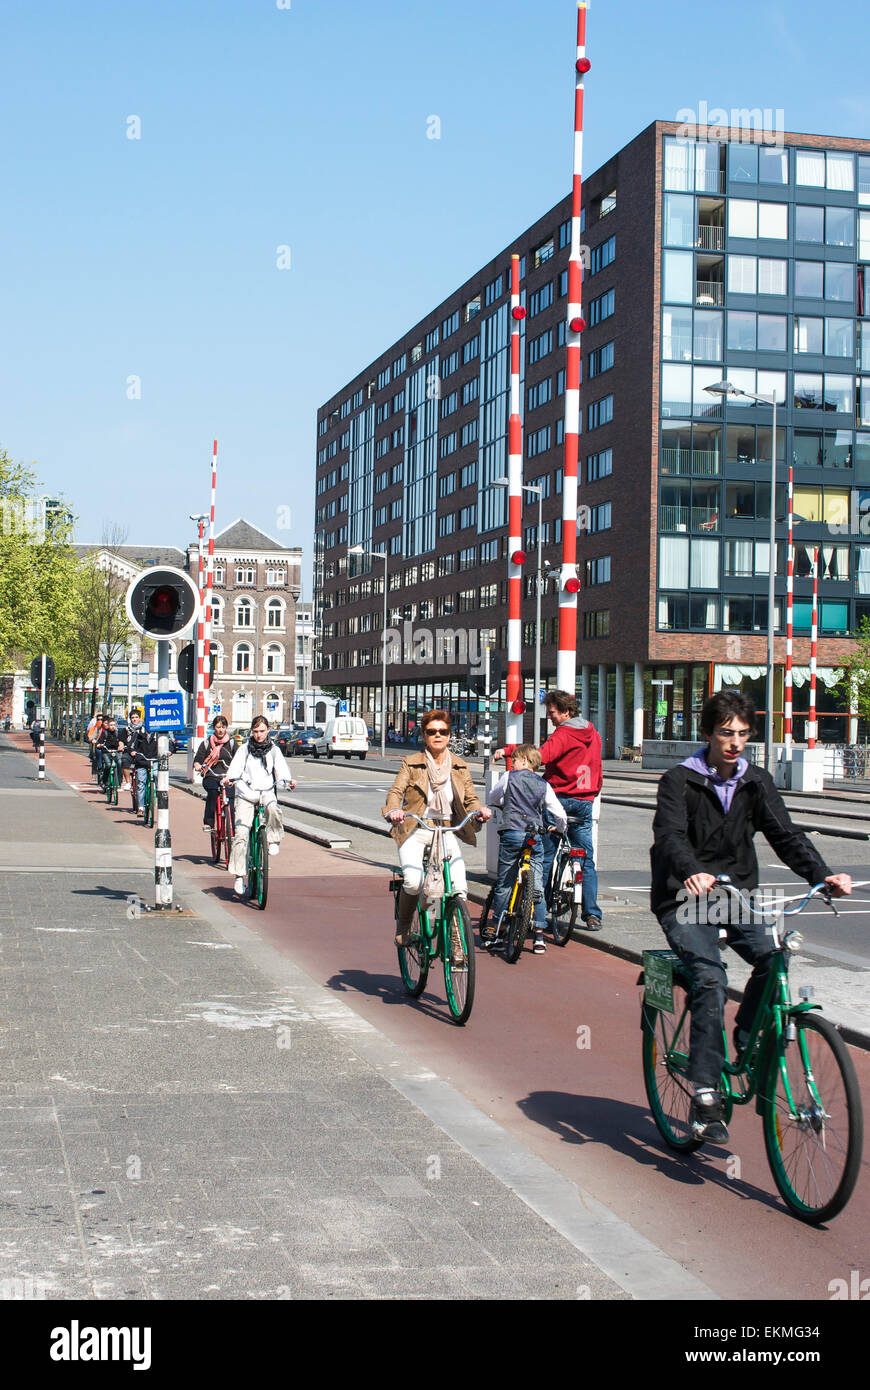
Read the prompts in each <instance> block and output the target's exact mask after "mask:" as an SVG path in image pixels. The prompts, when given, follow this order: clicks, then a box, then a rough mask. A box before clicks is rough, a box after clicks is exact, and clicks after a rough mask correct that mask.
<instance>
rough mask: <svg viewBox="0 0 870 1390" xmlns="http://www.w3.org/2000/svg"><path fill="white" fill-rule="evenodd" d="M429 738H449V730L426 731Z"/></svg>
mask: <svg viewBox="0 0 870 1390" xmlns="http://www.w3.org/2000/svg"><path fill="white" fill-rule="evenodd" d="M425 734H426V737H427V738H447V737H448V736H449V734H450V730H449V729H426V730H425Z"/></svg>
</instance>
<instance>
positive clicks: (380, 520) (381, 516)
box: [374, 507, 387, 528]
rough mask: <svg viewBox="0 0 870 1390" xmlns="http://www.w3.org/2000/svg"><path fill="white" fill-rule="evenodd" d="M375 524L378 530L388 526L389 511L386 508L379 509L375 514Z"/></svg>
mask: <svg viewBox="0 0 870 1390" xmlns="http://www.w3.org/2000/svg"><path fill="white" fill-rule="evenodd" d="M374 524H375V527H376V528H377V527H378V526H386V524H387V509H386V507H378V509H377V511H376V512H375V517H374Z"/></svg>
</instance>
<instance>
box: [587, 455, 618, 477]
mask: <svg viewBox="0 0 870 1390" xmlns="http://www.w3.org/2000/svg"><path fill="white" fill-rule="evenodd" d="M612 472H613V450H612V449H602V450H601V452H600V453H597V454H590V455H589V456H588V458H587V459H586V481H587V483H595V482H597V481H598V479H599V478H606V477H609V475H610V474H611V473H612Z"/></svg>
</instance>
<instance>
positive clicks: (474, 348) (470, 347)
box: [462, 333, 480, 362]
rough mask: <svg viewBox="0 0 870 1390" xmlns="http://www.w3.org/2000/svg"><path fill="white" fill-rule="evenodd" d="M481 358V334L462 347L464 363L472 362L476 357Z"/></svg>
mask: <svg viewBox="0 0 870 1390" xmlns="http://www.w3.org/2000/svg"><path fill="white" fill-rule="evenodd" d="M479 356H480V334H479V333H478V334H477V336H476V337H474V338H469V339H468V342H467V343H463V345H462V361H463V362H471V361H472V360H473V359H474V358H475V357H479Z"/></svg>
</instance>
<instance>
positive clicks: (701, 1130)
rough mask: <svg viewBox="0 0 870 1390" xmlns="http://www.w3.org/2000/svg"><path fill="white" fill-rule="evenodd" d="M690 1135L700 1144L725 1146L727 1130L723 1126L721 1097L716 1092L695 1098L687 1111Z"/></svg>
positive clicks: (707, 1092)
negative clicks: (690, 1126) (690, 1127)
mask: <svg viewBox="0 0 870 1390" xmlns="http://www.w3.org/2000/svg"><path fill="white" fill-rule="evenodd" d="M689 1119H690V1120H691V1124H692V1134H693V1135H694V1137H695V1138H696V1139H700V1141H701V1143H707V1144H727V1143H728V1130H727V1128H726V1126H725V1110H724V1107H723V1105H722V1097H721V1096H720V1095H719V1093H718V1092H717V1091H704V1092H702V1094H701V1095H698V1096H695V1098H694V1100H693V1101H692V1108H691V1110H690V1111H689Z"/></svg>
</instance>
